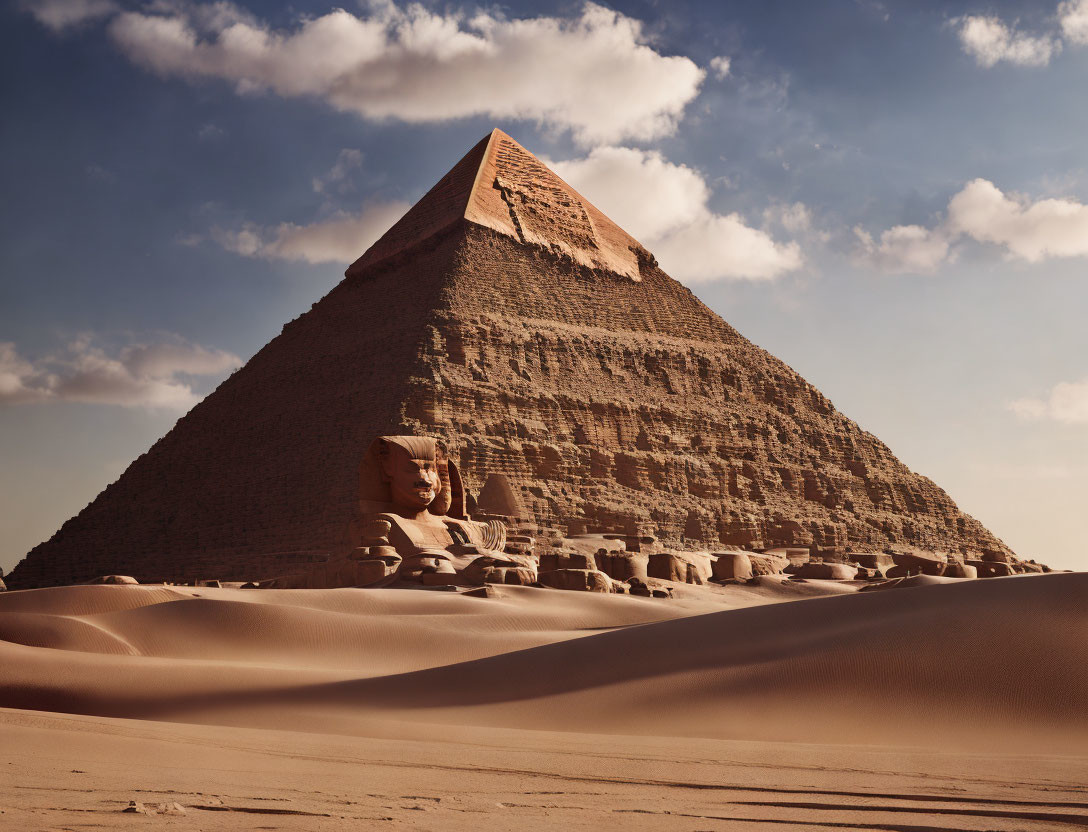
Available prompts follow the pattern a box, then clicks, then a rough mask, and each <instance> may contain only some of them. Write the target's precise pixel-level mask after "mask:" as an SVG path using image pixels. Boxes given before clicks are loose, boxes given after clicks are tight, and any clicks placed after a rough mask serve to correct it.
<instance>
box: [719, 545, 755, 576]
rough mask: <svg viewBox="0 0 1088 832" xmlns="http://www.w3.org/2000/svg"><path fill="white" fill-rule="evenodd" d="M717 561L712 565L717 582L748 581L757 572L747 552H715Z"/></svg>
mask: <svg viewBox="0 0 1088 832" xmlns="http://www.w3.org/2000/svg"><path fill="white" fill-rule="evenodd" d="M714 555H715V557H716V560H715V561H714V562H713V563H712V564H711V568H712V570H713V573H714V580H716V581H747V580H750V579H751V578H752V577H753V576H754V575H755V572H754V571H753V570H752V559H751V558H750V557H748V555H747V553H745V552H715V553H714Z"/></svg>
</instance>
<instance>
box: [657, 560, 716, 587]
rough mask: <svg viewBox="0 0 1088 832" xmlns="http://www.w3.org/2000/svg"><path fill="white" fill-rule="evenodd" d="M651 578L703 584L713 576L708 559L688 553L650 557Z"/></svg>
mask: <svg viewBox="0 0 1088 832" xmlns="http://www.w3.org/2000/svg"><path fill="white" fill-rule="evenodd" d="M647 573H648V574H649V576H650V577H651V578H660V579H661V580H663V581H678V582H680V583H683V584H698V585H702V584H705V583H706V582H707V581H709V580H710V578H711V575H712V574H713V571H712V567H711V560H710V557H709V556H707V555H699V554H694V553H690V552H684V553H680V552H658V553H657V554H653V555H650V562H649V567H648V569H647Z"/></svg>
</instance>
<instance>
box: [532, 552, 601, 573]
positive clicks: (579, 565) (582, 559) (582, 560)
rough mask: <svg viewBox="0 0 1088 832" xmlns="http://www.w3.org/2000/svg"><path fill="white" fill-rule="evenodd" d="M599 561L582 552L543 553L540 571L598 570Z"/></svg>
mask: <svg viewBox="0 0 1088 832" xmlns="http://www.w3.org/2000/svg"><path fill="white" fill-rule="evenodd" d="M596 568H597V560H596V558H594V557H593V556H592V555H586V554H582V553H580V552H542V553H541V554H540V571H541V572H554V571H555V570H557V569H596Z"/></svg>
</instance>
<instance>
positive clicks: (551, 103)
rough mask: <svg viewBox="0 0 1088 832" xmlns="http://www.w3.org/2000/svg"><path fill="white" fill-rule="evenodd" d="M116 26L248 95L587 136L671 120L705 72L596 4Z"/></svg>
mask: <svg viewBox="0 0 1088 832" xmlns="http://www.w3.org/2000/svg"><path fill="white" fill-rule="evenodd" d="M155 8H156V9H157V10H158V11H154V12H153V11H149V10H146V9H145V10H144V11H140V12H124V13H122V14H119V15H118V16H117V17H116V18H115V19H114V20H113V21H112V23H111V24H110V34H111V36H112V38H113V40H114V42H115V43H116V44H117V45H118V47H119V48H120V49H121V50H122V51H123V52H124V53H125V54H126V55H128V56H129V58H131V59H132V60H133V61H135V62H136V63H138V64H139V65H141V66H144V67H146V68H148V69H150V70H152V71H154V72H156V73H158V74H160V75H163V76H181V77H186V78H191V79H196V78H221V79H225V80H228V81H232V82H233V83H234V84H235V86H236V89H237V91H238V92H239V93H240V94H245V93H252V92H257V91H263V90H271V91H272V92H274V93H276V94H278V95H281V96H285V97H297V96H314V97H318V98H322V99H324V100H325V101H327V102H328V103H329V104H331V105H332V106H333V107H335V108H336V109H338V110H342V111H347V112H353V113H357V114H359V115H361V116H363V117H365V118H368V119H375V120H383V119H399V120H401V121H405V122H411V123H424V122H433V121H442V120H448V119H456V118H464V117H468V116H479V115H486V116H489V117H491V118H495V119H529V120H534V121H537V122H539V123H543V124H547V125H550V126H553V127H558V128H565V129H569V130H570V131H571V132H572V133H573V135H574V137H575V139H576V140H577V141H579V142H580V143H582V144H585V145H593V144H599V143H607V142H614V141H617V140H619V139H624V138H631V139H638V140H647V139H653V138H656V137H659V136H662V135H667V134H669V133H671V132H673V131H674V130H675V128H676V125H677V122H678V121H679V119H680V118H681V117H682V115H683V111H684V108H685V107H686V105H687V104H688V103H689V102H690V101H691V100H692V99H693V98H694V97H695V95H696V94H697V92H698V89H699V86H700V84H701V82H702V80H703V77H704V75H705V73H704V71H703V70H701V69H699V68H698V67H697V66H696V65H695V64H694V63H693V62H692V61H691V60H689V59H688V58H686V57H680V56H674V57H669V56H664V55H661V54H659V53H658V52H656V51H655V50H654V49H653V48H652V47H651V46H650V45H648V42H647V38H646V36H645V34H644V32H643V27H642V23H641V22H640V21H638V20H635V19H633V18H630V17H626V16H625V15H623V14H620V13H618V12H614V11H611V10H609V9H606V8H604V7H603V6H598V5H596V4H594V3H586V4H585V5H584V6H583V8H582V11H581V13H580V15H579V16H577V17H575V18H572V19H564V18H555V17H537V18H527V19H507V18H505V17H501V16H499V15H498V14H497V13H490V12H480V13H478V14H475V15H474V16H471V17H465V16H462V15H460V14H457V13H447V14H444V15H443V14H438V13H435V12H432V11H430V10H428V9H426V8H424V7H423V6H421V5H409V6H406V7H404V8H400V7H398V6H396V5H395V4H394V3H392V2H387V3H381V4H375V5H374V6H373V7H372V8H373V11H372V12H371V14H370V15H369V16H365V17H357V16H355V15H353V14H351V13H349V12H347V11H344V10H342V9H337V10H335V11H332V12H329V13H328V14H325V15H322V16H320V17H314V18H309V19H304V20H302V21H301V23H300V24H299V25H298V26H297V27H296V28H294V29H292V30H289V31H278V30H274V29H271V28H270V27H269V26H268V25H267V24H264V23H261V22H258V21H256V20H254V19H252V18H251V17H250V16H249V15H248V14H247V13H244V12H241V11H239V10H237V9H234V7H232V6H230V5H229V4H227V3H216V4H178V3H175V4H168V5H165V6H164V5H163V4H161V3H160V4H159V5H158V6H156V7H155Z"/></svg>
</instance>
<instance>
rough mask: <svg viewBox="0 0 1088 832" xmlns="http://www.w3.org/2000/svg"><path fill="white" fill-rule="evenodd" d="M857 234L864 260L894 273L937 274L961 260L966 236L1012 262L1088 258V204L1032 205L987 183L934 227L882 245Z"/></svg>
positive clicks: (898, 231) (915, 228)
mask: <svg viewBox="0 0 1088 832" xmlns="http://www.w3.org/2000/svg"><path fill="white" fill-rule="evenodd" d="M854 231H855V234H856V235H857V237H858V240H859V242H860V247H859V250H858V254H859V255H860V257H861V258H862V259H863V260H865V261H867V262H868V263H869V264H870V265H873V266H876V267H879V268H882V269H884V270H886V271H890V272H916V273H918V272H931V271H934V270H935V269H936V268H937V267H938V266H940V265H941V264H943V263H945V262H946V261H948V260H949V259H951V258H952V257H954V256H955V249H954V243H956V241H957V240H960V239H963V238H970V239H972V240H976V241H978V242H980V243H992V244H995V245H998V246H1000V247H1001V248H1003V249H1004V250H1005V254H1006V256H1008V257H1009V258H1011V259H1019V260H1025V261H1027V262H1029V263H1038V262H1041V261H1043V260H1047V259H1049V258H1053V257H1088V205H1084V204H1082V203H1080V202H1078V201H1076V200H1074V199H1068V198H1065V199H1057V198H1047V199H1039V200H1035V201H1032V200H1031V199H1030V198H1029V197H1027V196H1023V195H1021V194H1013V193H1005V192H1003V191H1002V190H1001V189H1000V188H998V187H997V186H996V185H994V183H993V182H990V181H989V180H987V179H975V180H973V181H971V182H968V183H967V184H966V185H965V186H964V187H963V188H962V189H961V190H960V191H959V192H958V193H957V194H956V195H955V196H953V197H952V199H951V200H949V203H948V210H947V211H946V213H945V217H944V219H943V220H942V221H941V222H940V223H938V224H937V225H935V226H934V227H933V228H931V229H930V228H925V227H923V226H919V225H897V226H895V227H893V228H890V229H888V230H887V231H884V232H882V233H881V235H880V237H879V242H878V241H875V240H874V239H873V236H872V235H871V234H870V233H869V232H867V231H865V230H864V229H862V228H860V227H859V228H856V229H855V230H854Z"/></svg>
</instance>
